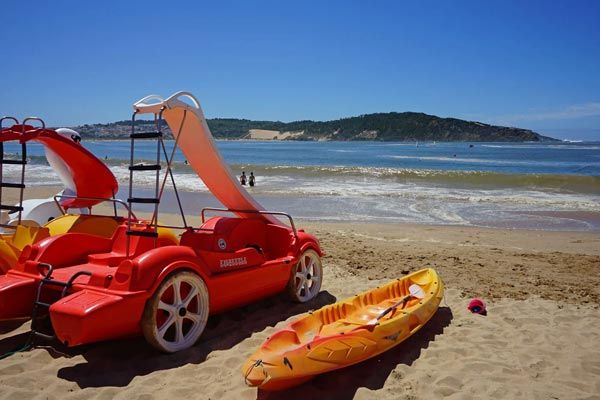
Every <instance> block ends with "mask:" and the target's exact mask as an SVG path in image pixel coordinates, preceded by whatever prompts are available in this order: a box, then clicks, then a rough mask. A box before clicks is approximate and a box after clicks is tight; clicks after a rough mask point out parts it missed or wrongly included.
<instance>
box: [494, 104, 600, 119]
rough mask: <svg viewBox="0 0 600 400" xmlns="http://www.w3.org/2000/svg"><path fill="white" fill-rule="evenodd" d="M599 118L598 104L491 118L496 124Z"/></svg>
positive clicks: (576, 105)
mask: <svg viewBox="0 0 600 400" xmlns="http://www.w3.org/2000/svg"><path fill="white" fill-rule="evenodd" d="M596 116H600V103H596V102H594V103H586V104H575V105H572V106H568V107H565V108H563V109H560V110H552V111H544V112H532V113H528V114H512V115H503V116H499V117H494V118H492V121H493V122H494V123H497V124H510V123H514V122H520V121H548V120H560V119H576V118H585V117H596Z"/></svg>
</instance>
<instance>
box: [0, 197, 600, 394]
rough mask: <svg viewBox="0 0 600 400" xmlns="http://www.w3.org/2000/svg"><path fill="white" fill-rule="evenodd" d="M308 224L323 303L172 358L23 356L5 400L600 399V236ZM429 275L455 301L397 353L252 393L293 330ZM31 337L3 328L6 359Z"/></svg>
mask: <svg viewBox="0 0 600 400" xmlns="http://www.w3.org/2000/svg"><path fill="white" fill-rule="evenodd" d="M55 192H56V191H55V190H54V188H42V189H40V188H35V189H30V190H29V192H28V194H27V196H29V197H42V196H41V195H42V194H45V193H47V194H48V195H49V194H51V193H55ZM161 219H162V221H163V222H164V223H179V221H178V220H177V219H176V216H172V215H163V216H162V218H161ZM198 222H199V217H195V218H193V219H192V223H194V224H197V223H198ZM298 225H299V226H301V227H304V228H306V229H307V231H310V232H311V233H314V234H316V235H317V236H318V237H319V239H320V240H321V244H322V246H323V248H324V249H325V251H326V252H327V255H326V257H325V258H324V260H323V262H324V268H325V271H324V281H323V288H322V293H321V294H320V295H319V296H318V297H317V298H316V299H315V301H313V302H311V303H310V304H305V305H298V304H290V303H289V302H288V301H287V300H286V299H285V297H284V296H277V297H275V298H271V299H266V300H263V301H261V302H259V303H256V304H253V305H250V306H247V307H243V308H241V309H238V310H234V311H231V312H228V313H226V314H223V315H219V316H213V317H211V318H210V320H209V325H208V328H207V330H206V331H205V333H204V335H203V336H202V338H201V340H200V341H199V342H198V344H197V345H196V346H195V347H193V348H192V349H189V350H187V351H184V352H181V353H178V354H173V355H164V354H159V353H157V352H156V351H154V350H152V349H151V348H150V347H149V346H148V345H147V344H146V343H145V342H144V340H143V338H135V339H128V340H119V341H111V342H106V343H98V344H93V345H87V346H83V347H80V348H75V349H64V348H62V347H60V346H58V345H55V346H54V348H52V347H44V348H36V349H34V350H31V351H27V352H23V353H17V354H15V355H13V356H10V357H8V358H6V359H4V360H0V399H21V398H40V399H42V398H44V399H46V398H48V399H64V398H67V399H84V398H85V399H88V398H97V399H109V398H122V399H170V398H182V397H189V398H198V399H221V398H225V399H255V398H261V399H286V400H291V399H303V400H304V399H312V398H323V399H352V398H356V399H375V398H377V399H432V398H433V399H437V398H440V399H441V398H448V399H458V398H460V399H481V398H498V399H515V398H522V399H551V398H557V399H600V396H599V395H598V393H600V349H599V348H598V343H600V312H599V307H600V290H599V289H598V285H599V284H600V234H597V233H596V234H595V233H581V232H545V231H525V230H501V229H481V228H470V227H469V228H466V227H452V226H442V227H438V226H423V225H397V224H353V223H343V224H338V223H336V224H333V223H303V221H298ZM423 267H433V268H435V269H436V270H437V271H438V272H439V273H440V275H441V276H442V278H443V279H444V281H445V283H446V287H447V291H446V296H445V300H444V301H443V302H442V306H441V307H440V309H439V310H438V312H437V314H436V315H435V316H434V317H433V319H432V320H431V321H430V322H429V323H428V324H427V325H426V326H425V327H424V328H423V329H422V330H421V331H419V332H418V333H417V334H415V335H414V336H413V337H412V338H410V339H409V340H407V341H405V342H404V343H402V344H400V345H399V346H398V347H396V348H395V349H394V350H392V351H389V352H387V353H384V354H383V355H381V356H380V357H377V358H375V359H372V360H369V361H366V362H364V363H361V364H359V365H356V366H353V367H350V368H347V369H344V370H341V371H338V372H333V373H329V374H325V375H322V376H319V377H317V378H316V379H314V380H312V381H310V382H308V383H306V384H304V385H302V386H299V387H297V388H293V389H290V390H288V391H285V392H281V393H272V394H269V393H262V392H257V390H256V389H252V388H247V387H246V386H245V385H244V383H243V379H242V376H241V373H240V370H239V369H240V367H241V365H242V363H243V362H244V360H245V359H246V357H248V356H249V355H250V354H251V353H252V352H253V350H254V349H255V347H256V346H258V345H259V344H260V343H261V342H262V341H263V340H264V339H265V338H266V337H267V336H269V335H270V334H272V333H273V331H274V329H276V328H279V327H282V326H283V325H285V323H286V321H289V320H291V319H292V318H294V316H296V315H298V314H301V313H303V312H306V311H308V310H310V309H315V308H318V307H319V306H321V305H324V304H328V303H331V302H333V301H335V300H336V299H343V298H344V297H346V296H350V295H353V294H355V293H358V292H360V291H363V290H366V289H369V288H371V287H374V286H377V285H379V284H382V283H385V282H386V281H388V280H390V279H393V278H397V277H399V276H402V275H404V274H406V273H409V272H410V271H415V270H417V269H420V268H423ZM473 296H478V297H481V298H483V299H484V300H485V301H486V302H488V310H489V313H488V315H487V316H486V317H483V316H479V315H473V314H470V313H469V312H468V311H466V304H467V302H468V299H469V298H470V297H473ZM27 329H28V323H22V324H18V323H17V324H14V323H13V324H2V325H0V353H4V352H5V351H8V350H9V349H12V348H14V347H15V346H17V345H19V344H21V343H23V342H24V341H25V338H26V332H27ZM61 352H64V353H61Z"/></svg>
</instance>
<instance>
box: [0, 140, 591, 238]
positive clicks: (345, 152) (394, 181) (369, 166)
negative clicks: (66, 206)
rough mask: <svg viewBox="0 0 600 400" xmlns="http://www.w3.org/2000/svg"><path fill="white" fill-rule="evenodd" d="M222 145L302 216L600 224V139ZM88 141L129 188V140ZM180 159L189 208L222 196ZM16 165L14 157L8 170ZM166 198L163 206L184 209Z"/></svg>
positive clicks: (267, 191) (266, 199)
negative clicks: (568, 141)
mask: <svg viewBox="0 0 600 400" xmlns="http://www.w3.org/2000/svg"><path fill="white" fill-rule="evenodd" d="M166 143H167V147H168V148H171V147H172V145H173V142H172V141H167V142H166ZM217 144H218V147H219V149H220V151H221V153H222V154H223V157H224V158H225V160H226V161H227V162H228V163H229V165H230V167H231V169H232V170H233V172H234V173H235V174H236V175H239V174H241V172H242V171H246V174H247V175H248V174H249V173H250V171H252V172H254V174H255V175H256V177H257V185H256V187H254V188H247V190H249V191H250V192H251V193H252V195H253V196H254V197H256V198H257V199H258V200H259V201H260V202H261V203H263V205H264V206H265V207H266V208H269V209H274V210H278V211H286V212H289V213H291V214H292V215H294V216H295V217H297V218H301V219H308V220H328V221H364V222H390V223H397V222H406V223H426V224H455V225H476V226H489V227H505V228H527V229H550V230H585V231H600V143H464V142H461V143H414V142H413V143H406V142H402V143H382V142H295V141H281V142H277V141H265V142H260V141H218V142H217ZM84 145H85V146H86V147H87V148H88V149H89V150H91V151H92V152H93V153H94V154H95V155H96V156H98V157H99V158H101V159H105V162H106V163H107V164H108V165H109V166H110V168H111V169H112V171H113V172H114V173H115V175H116V176H117V178H118V179H119V182H120V184H121V190H122V191H121V195H120V196H121V197H126V196H125V195H124V194H123V193H125V192H124V189H126V186H127V180H128V178H129V171H128V169H127V166H128V163H129V151H130V148H129V141H87V142H84ZM6 149H7V151H8V152H13V153H16V152H17V151H18V150H19V147H18V146H14V145H12V144H9V145H8V146H7V148H6ZM168 150H169V149H168ZM29 157H30V160H31V163H30V165H28V167H27V171H28V173H27V177H28V178H27V180H28V183H29V184H31V185H48V184H59V183H60V182H59V180H58V178H57V177H56V176H55V175H54V174H53V172H52V170H51V169H50V168H49V167H48V166H47V164H46V163H45V159H44V157H43V148H42V147H41V146H39V145H31V146H29ZM155 157H156V144H155V142H151V141H137V142H136V152H135V159H136V161H141V160H152V159H155ZM173 167H174V173H175V176H176V184H177V186H178V188H179V189H180V190H183V191H184V192H185V194H184V195H183V202H184V206H185V207H186V209H188V210H189V212H190V213H197V212H198V210H199V209H200V208H201V207H203V206H216V205H218V203H217V202H216V201H215V200H214V199H213V198H211V196H210V195H209V193H208V191H207V189H206V187H205V186H204V185H203V184H202V182H201V181H200V180H199V179H198V177H197V176H196V175H195V174H194V173H193V171H192V170H191V168H190V167H189V165H186V164H185V158H184V157H183V154H181V152H179V151H177V152H176V155H175V163H174V165H173ZM16 173H17V169H16V168H15V166H5V176H6V175H7V174H8V176H10V175H13V174H14V175H15V176H16ZM135 177H136V179H135V182H134V183H135V186H136V187H137V189H138V190H141V191H144V190H146V191H148V190H150V188H151V187H153V185H154V175H153V174H151V173H146V174H143V173H136V175H135ZM90 179H93V177H90ZM165 200H167V201H166V202H165V204H164V206H163V208H166V209H165V210H164V211H170V212H173V211H175V210H176V208H175V204H174V202H173V201H171V200H172V197H171V196H167V198H166V199H165Z"/></svg>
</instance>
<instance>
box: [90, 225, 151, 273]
mask: <svg viewBox="0 0 600 400" xmlns="http://www.w3.org/2000/svg"><path fill="white" fill-rule="evenodd" d="M129 240H130V243H129V258H131V257H136V256H138V255H140V254H142V253H144V252H146V251H148V250H150V249H152V248H154V239H153V238H147V237H141V236H131V237H130V238H129ZM111 241H112V248H111V251H110V252H109V253H97V254H89V255H88V262H89V263H91V264H101V265H108V266H112V267H116V266H117V265H118V264H119V263H120V262H121V261H123V260H124V259H125V258H127V253H126V251H127V225H120V226H119V227H118V228H117V229H116V230H115V233H114V234H113V236H112V238H111Z"/></svg>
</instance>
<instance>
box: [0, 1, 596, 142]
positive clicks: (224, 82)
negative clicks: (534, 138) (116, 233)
mask: <svg viewBox="0 0 600 400" xmlns="http://www.w3.org/2000/svg"><path fill="white" fill-rule="evenodd" d="M2 8H3V10H2V11H3V17H2V25H1V29H0V38H1V43H2V44H3V50H4V51H3V57H2V61H1V63H0V77H1V79H2V81H1V84H2V89H1V90H0V113H2V114H14V115H17V116H24V115H30V114H35V115H39V116H41V117H44V118H45V119H47V120H48V122H49V123H50V124H51V125H74V124H79V123H84V122H89V123H93V122H108V121H114V120H121V119H127V118H129V114H130V105H131V104H132V103H133V102H134V101H135V100H137V99H138V98H141V97H143V96H145V95H147V94H151V93H156V94H161V95H164V96H166V95H169V94H171V93H172V92H174V91H177V90H189V91H191V92H193V93H194V94H195V95H196V96H197V97H198V98H199V99H200V101H201V102H202V104H203V108H204V110H205V113H206V115H207V116H208V117H240V118H250V119H267V120H283V121H290V120H298V119H317V120H326V119H335V118H339V117H344V116H352V115H358V114H365V113H371V112H385V111H421V112H426V113H429V114H435V115H440V116H452V117H458V118H465V119H471V120H479V121H484V122H489V123H497V124H505V125H511V126H519V127H526V128H531V129H534V130H536V131H539V132H542V133H546V134H550V135H552V136H556V137H561V138H569V139H588V140H589V139H596V140H600V23H599V22H598V21H600V2H598V1H589V2H588V1H526V2H523V1H508V0H504V1H489V2H488V1H413V2H409V1H374V2H367V1H360V2H358V1H357V2H351V1H347V2H341V1H314V2H313V1H298V2H288V1H248V2H242V1H240V2H233V1H206V2H200V1H190V2H183V1H175V0H172V1H170V2H164V1H162V2H158V1H156V2H154V1H144V2H137V3H136V2H133V1H131V2H129V1H102V2H87V1H31V0H30V1H12V0H8V1H5V2H3V7H2Z"/></svg>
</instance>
